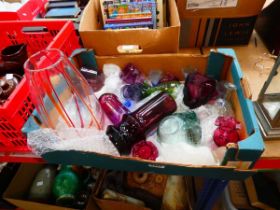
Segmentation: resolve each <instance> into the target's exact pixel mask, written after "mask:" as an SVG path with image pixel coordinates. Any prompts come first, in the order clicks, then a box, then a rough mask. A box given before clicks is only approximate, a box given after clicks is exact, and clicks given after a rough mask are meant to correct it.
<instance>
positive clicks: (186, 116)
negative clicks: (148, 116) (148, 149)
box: [158, 111, 201, 145]
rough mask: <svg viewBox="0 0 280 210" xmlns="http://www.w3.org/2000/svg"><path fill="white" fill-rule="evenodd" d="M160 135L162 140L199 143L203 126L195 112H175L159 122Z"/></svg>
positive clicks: (165, 141)
mask: <svg viewBox="0 0 280 210" xmlns="http://www.w3.org/2000/svg"><path fill="white" fill-rule="evenodd" d="M158 136H159V138H160V141H161V142H164V143H176V142H187V143H190V144H192V145H197V144H199V143H200V141H201V127H200V122H199V119H198V118H197V116H196V114H195V112H193V111H188V112H183V113H174V114H172V115H170V116H167V117H165V118H164V119H163V120H162V121H161V122H160V124H159V128H158Z"/></svg>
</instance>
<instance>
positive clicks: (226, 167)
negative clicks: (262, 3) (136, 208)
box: [42, 49, 264, 179]
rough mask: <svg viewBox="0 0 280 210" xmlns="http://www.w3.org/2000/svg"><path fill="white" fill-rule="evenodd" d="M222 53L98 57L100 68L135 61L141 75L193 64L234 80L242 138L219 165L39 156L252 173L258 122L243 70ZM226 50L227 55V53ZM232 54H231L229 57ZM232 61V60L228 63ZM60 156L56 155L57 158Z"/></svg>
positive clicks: (179, 170)
mask: <svg viewBox="0 0 280 210" xmlns="http://www.w3.org/2000/svg"><path fill="white" fill-rule="evenodd" d="M219 51H220V52H221V53H217V52H211V53H210V55H192V54H159V55H154V54H153V55H127V56H99V57H97V64H98V66H99V69H102V66H103V64H105V63H114V64H117V65H119V66H120V67H121V68H123V67H124V66H125V65H126V64H127V63H133V64H135V65H136V66H137V67H138V68H139V69H140V70H141V71H142V72H143V73H144V74H146V75H147V74H148V73H149V71H150V69H161V70H162V71H167V72H170V73H173V74H174V75H175V76H177V77H178V78H181V79H183V75H182V72H181V70H182V69H184V68H186V67H192V68H193V69H197V70H198V71H200V72H207V74H210V75H212V76H213V77H215V78H221V79H225V80H228V81H230V82H233V83H234V84H235V85H236V87H237V91H236V92H235V93H234V94H233V99H232V104H233V108H234V110H235V114H236V118H237V120H238V121H240V122H241V123H242V128H243V129H242V131H241V133H242V135H241V136H242V139H243V140H242V141H240V142H238V143H237V144H228V145H227V147H226V148H224V149H225V151H224V152H223V153H221V155H220V158H221V166H214V165H213V166H209V165H190V164H189V165H184V164H176V163H163V162H155V161H147V160H140V159H136V158H132V157H126V156H122V157H115V156H110V155H103V154H98V153H94V152H80V151H53V152H49V153H45V154H43V155H42V157H43V158H44V159H45V160H47V161H48V162H51V163H58V162H59V163H63V164H77V165H92V166H95V167H99V168H108V169H113V170H125V171H146V172H154V173H164V174H182V175H192V176H207V177H215V178H224V179H244V178H245V177H247V176H250V175H251V174H252V173H253V172H252V171H246V169H249V168H251V167H252V166H253V165H254V163H255V161H256V160H258V159H259V158H260V156H261V154H262V152H263V150H264V143H263V139H262V136H261V133H260V130H259V127H258V124H257V120H256V116H255V113H254V108H253V104H252V101H251V100H250V99H249V96H250V94H249V93H248V90H247V88H244V87H246V85H245V84H246V83H245V82H244V81H245V80H244V78H243V75H242V71H241V69H240V66H239V64H238V61H237V59H236V56H235V53H234V51H233V50H231V49H221V50H219ZM222 53H225V54H227V55H230V56H226V55H224V54H222ZM231 56H232V57H231ZM231 61H233V62H232V63H231ZM58 157H59V158H58Z"/></svg>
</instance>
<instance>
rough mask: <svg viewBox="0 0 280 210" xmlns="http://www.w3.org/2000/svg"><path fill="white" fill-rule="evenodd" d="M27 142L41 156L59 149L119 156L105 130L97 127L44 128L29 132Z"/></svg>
mask: <svg viewBox="0 0 280 210" xmlns="http://www.w3.org/2000/svg"><path fill="white" fill-rule="evenodd" d="M27 143H28V146H29V147H30V148H32V150H33V152H34V153H35V154H36V155H40V156H41V155H43V154H45V153H48V152H52V151H57V150H60V151H61V150H63V151H69V150H76V151H84V152H96V153H101V154H108V155H114V156H119V153H118V151H117V149H116V148H115V146H114V145H113V144H112V143H111V141H110V140H109V139H108V138H107V136H106V134H105V131H100V130H97V129H95V128H90V129H85V128H63V129H60V130H53V129H50V128H42V129H38V130H35V131H32V132H30V133H28V135H27Z"/></svg>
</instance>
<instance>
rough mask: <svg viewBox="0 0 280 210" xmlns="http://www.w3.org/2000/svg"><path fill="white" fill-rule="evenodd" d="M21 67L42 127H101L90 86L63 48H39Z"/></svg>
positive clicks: (96, 104)
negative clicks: (61, 49)
mask: <svg viewBox="0 0 280 210" xmlns="http://www.w3.org/2000/svg"><path fill="white" fill-rule="evenodd" d="M24 70H25V75H26V79H27V81H28V83H29V86H30V91H31V97H32V101H33V103H34V104H35V107H36V108H37V110H38V112H39V115H40V118H41V120H42V123H43V125H44V126H45V127H49V128H53V129H59V128H63V127H74V128H90V127H96V128H97V129H102V128H103V116H104V114H103V111H102V109H101V106H100V104H99V102H98V100H97V98H96V97H95V95H94V93H93V90H92V89H91V87H90V86H89V85H88V83H87V81H86V79H85V78H84V77H83V76H82V75H81V73H80V72H79V71H78V70H77V69H76V68H75V66H73V65H72V64H71V62H70V61H69V60H68V58H67V57H66V55H64V53H63V52H62V51H60V50H58V49H48V50H42V51H39V52H37V53H36V54H34V55H32V56H31V57H29V59H28V60H27V61H26V62H25V64H24Z"/></svg>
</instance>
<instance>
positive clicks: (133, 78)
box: [121, 63, 144, 84]
mask: <svg viewBox="0 0 280 210" xmlns="http://www.w3.org/2000/svg"><path fill="white" fill-rule="evenodd" d="M121 79H122V80H123V81H124V82H126V83H127V84H134V83H143V82H144V77H143V75H142V74H141V72H140V71H139V69H138V68H137V67H136V66H134V65H133V64H131V63H129V64H127V65H126V66H125V67H124V69H123V71H122V73H121Z"/></svg>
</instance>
